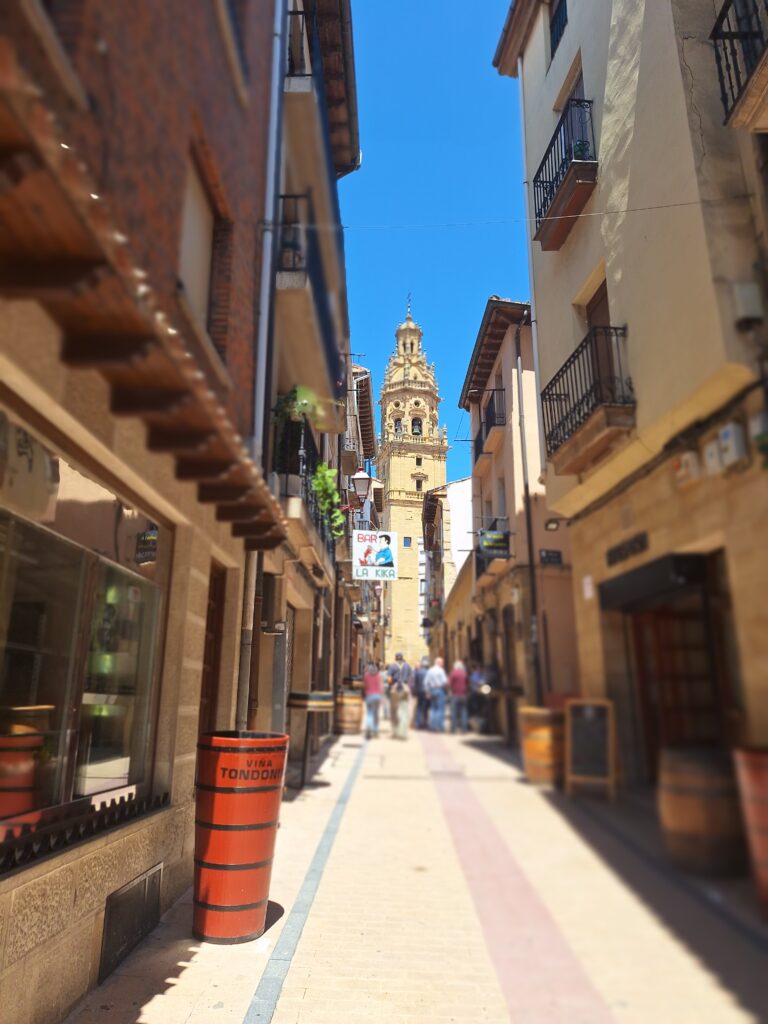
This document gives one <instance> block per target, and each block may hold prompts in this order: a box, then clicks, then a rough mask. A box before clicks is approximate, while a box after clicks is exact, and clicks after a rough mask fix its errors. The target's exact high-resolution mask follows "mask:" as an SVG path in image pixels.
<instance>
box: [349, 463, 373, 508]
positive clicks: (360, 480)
mask: <svg viewBox="0 0 768 1024" xmlns="http://www.w3.org/2000/svg"><path fill="white" fill-rule="evenodd" d="M349 479H350V481H351V482H352V487H353V489H354V491H355V494H356V495H357V498H358V500H359V502H360V504H361V505H364V504H365V502H366V501H367V500H368V495H369V493H370V490H371V477H369V476H368V474H367V473H366V472H365V470H364V469H358V471H357V472H356V473H355V474H353V476H351V477H350V478H349Z"/></svg>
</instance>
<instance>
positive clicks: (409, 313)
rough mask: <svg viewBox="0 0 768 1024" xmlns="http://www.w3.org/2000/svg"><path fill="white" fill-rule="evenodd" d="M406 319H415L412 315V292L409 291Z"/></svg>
mask: <svg viewBox="0 0 768 1024" xmlns="http://www.w3.org/2000/svg"><path fill="white" fill-rule="evenodd" d="M405 319H406V320H413V317H412V316H411V293H410V292H408V311H407V312H406V314H405Z"/></svg>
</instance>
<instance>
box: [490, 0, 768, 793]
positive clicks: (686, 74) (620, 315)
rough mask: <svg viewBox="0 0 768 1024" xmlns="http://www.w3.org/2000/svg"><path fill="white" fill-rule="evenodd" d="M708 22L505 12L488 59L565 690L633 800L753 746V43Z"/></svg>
mask: <svg viewBox="0 0 768 1024" xmlns="http://www.w3.org/2000/svg"><path fill="white" fill-rule="evenodd" d="M718 6H719V8H721V10H720V16H719V18H718V19H717V21H716V23H714V16H713V11H712V5H702V4H693V3H688V2H683V0H672V2H670V3H667V4H657V3H651V2H644V3H637V2H634V0H633V2H630V0H613V2H612V3H602V2H597V0H595V2H587V3H579V4H573V3H569V2H567V0H560V2H559V3H556V4H543V3H539V2H534V0H518V2H516V3H514V4H512V5H511V7H510V12H509V15H508V18H507V22H506V25H505V27H504V30H503V33H502V37H501V40H500V42H499V46H498V49H497V52H496V57H495V61H494V63H495V64H496V66H497V67H498V69H499V71H500V72H501V73H502V74H507V75H511V76H513V77H517V78H518V79H519V81H520V87H521V94H522V96H523V97H524V102H523V128H524V153H525V177H526V179H527V180H528V181H529V182H530V183H531V184H530V187H529V189H528V193H527V200H528V209H529V216H530V219H531V221H532V224H531V243H530V245H531V267H532V282H533V289H532V291H533V294H532V302H533V305H534V314H533V319H534V322H535V325H536V335H537V336H536V338H535V339H534V344H535V351H536V354H537V357H538V366H537V370H538V375H539V381H538V385H539V389H540V391H541V416H542V421H543V433H542V439H543V444H544V449H545V450H544V452H543V459H544V458H545V459H546V468H545V479H546V487H547V495H548V499H549V501H550V503H551V504H552V507H553V508H554V509H555V510H556V511H557V512H558V513H559V514H560V515H561V516H563V517H564V518H567V519H568V520H569V521H570V523H571V525H570V536H571V549H572V558H573V575H574V595H575V602H576V619H577V630H578V644H579V663H580V676H581V684H582V688H583V690H584V692H585V693H587V694H590V695H595V696H598V695H606V696H608V697H610V698H612V699H613V701H614V702H615V705H616V708H617V716H618V722H619V733H620V741H621V750H622V762H623V765H624V770H625V772H626V775H627V777H629V778H631V779H636V780H644V781H652V780H654V779H655V777H656V772H657V764H658V758H659V754H660V752H661V751H662V750H663V749H665V748H667V747H686V746H715V747H716V746H721V747H725V748H727V747H732V746H734V745H737V744H740V743H753V744H763V745H765V744H766V743H768V701H767V700H766V693H767V692H768V691H767V690H766V686H767V685H768V684H767V683H766V678H767V677H766V671H765V668H766V664H767V663H768V646H767V645H768V640H767V639H766V632H765V629H764V625H763V620H764V614H763V608H762V596H761V595H762V590H763V581H764V580H765V579H766V578H767V577H768V545H766V543H765V540H764V537H763V535H762V530H761V523H762V522H763V521H764V520H765V517H766V514H767V513H768V476H766V473H765V469H764V456H763V454H762V451H764V444H765V436H766V426H767V424H768V421H767V420H766V379H765V373H764V357H765V351H766V349H765V343H766V334H765V280H766V276H765V267H766V263H765V257H766V252H765V238H766V235H765V223H766V222H765V177H764V166H765V161H764V156H763V154H764V144H763V141H762V139H763V138H764V136H763V137H760V136H759V135H751V134H750V130H753V131H754V130H759V128H760V124H761V121H760V111H761V110H762V111H763V113H764V112H765V109H766V108H765V101H764V99H762V98H760V96H761V95H762V94H761V93H760V88H761V86H760V85H759V81H758V79H757V78H754V79H752V78H751V74H752V72H753V71H759V68H758V63H759V60H760V59H761V55H763V56H764V49H765V47H764V46H760V45H758V44H757V43H756V42H755V40H757V39H764V38H765V34H764V32H762V34H761V32H760V31H758V28H759V26H760V24H761V23H760V19H761V18H763V14H762V13H758V11H757V7H758V5H751V4H743V5H742V4H740V3H733V2H731V0H728V2H726V3H720V4H719V5H718ZM736 8H743V9H744V10H746V8H752V13H751V14H746V15H744V10H742V11H741V15H744V17H745V18H746V19H747V20H746V22H745V21H744V18H743V17H742V18H741V20H739V17H741V15H739V17H736V15H737V14H738V12H736V13H734V12H735V11H736ZM735 17H736V21H734V20H733V19H734V18H735ZM751 17H755V18H757V22H756V23H755V24H756V26H757V27H755V26H752V28H753V29H754V33H755V34H754V35H750V31H752V29H750V26H751V25H752V22H750V21H749V19H750V18H751ZM728 19H731V21H728ZM745 25H746V27H745ZM711 38H712V39H714V40H715V46H714V47H713V44H712V41H711ZM718 40H719V41H718ZM729 47H730V49H729ZM755 47H757V49H755ZM713 56H715V57H717V59H718V60H719V61H720V65H719V74H718V67H717V65H716V62H715V59H713ZM761 80H762V79H761ZM724 108H725V109H724ZM724 114H725V118H726V123H724ZM763 123H764V122H763Z"/></svg>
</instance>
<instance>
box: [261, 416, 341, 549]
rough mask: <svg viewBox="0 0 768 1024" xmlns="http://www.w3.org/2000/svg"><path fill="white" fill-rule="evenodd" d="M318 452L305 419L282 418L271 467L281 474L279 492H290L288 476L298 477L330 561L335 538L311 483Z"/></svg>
mask: <svg viewBox="0 0 768 1024" xmlns="http://www.w3.org/2000/svg"><path fill="white" fill-rule="evenodd" d="M320 462H321V459H320V453H319V452H318V450H317V446H316V444H315V440H314V438H313V436H312V431H311V430H310V428H309V424H308V423H307V421H306V420H305V419H304V418H302V419H300V420H297V421H295V420H285V421H284V422H282V423H280V424H279V426H278V428H277V436H276V438H275V453H274V460H273V464H272V468H273V469H274V471H275V473H278V474H279V475H280V476H281V477H282V483H281V496H282V497H284V498H286V497H290V496H292V495H291V493H290V489H289V487H288V478H289V477H290V476H294V477H299V480H300V487H301V499H302V501H303V502H304V504H305V505H306V507H307V512H308V513H309V517H310V519H311V520H312V522H313V524H314V526H315V529H316V530H317V532H318V534H319V536H320V539H321V540H322V542H323V546H324V547H325V549H326V551H327V552H328V555H329V557H330V559H331V561H332V562H334V561H335V551H336V542H335V540H334V538H333V533H332V532H331V525H330V523H329V522H328V517H327V516H326V515H325V514H324V513H323V512H322V511H321V509H320V506H319V505H318V501H317V495H316V494H315V489H314V487H313V486H312V481H313V480H314V477H315V472H316V470H317V467H318V466H319V465H320Z"/></svg>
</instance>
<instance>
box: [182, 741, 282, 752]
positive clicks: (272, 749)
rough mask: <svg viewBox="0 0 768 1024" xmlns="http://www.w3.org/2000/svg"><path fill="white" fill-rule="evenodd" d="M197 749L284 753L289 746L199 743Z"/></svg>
mask: <svg viewBox="0 0 768 1024" xmlns="http://www.w3.org/2000/svg"><path fill="white" fill-rule="evenodd" d="M197 749H198V750H213V751H215V752H216V753H217V754H284V753H285V752H286V750H287V749H288V747H287V746H285V745H283V746H282V747H214V746H213V745H212V744H210V743H198V744H197Z"/></svg>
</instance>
